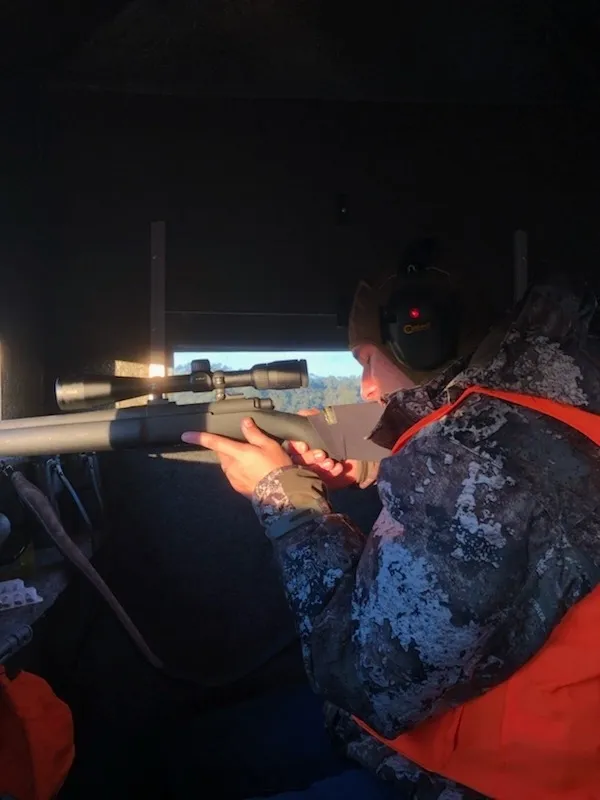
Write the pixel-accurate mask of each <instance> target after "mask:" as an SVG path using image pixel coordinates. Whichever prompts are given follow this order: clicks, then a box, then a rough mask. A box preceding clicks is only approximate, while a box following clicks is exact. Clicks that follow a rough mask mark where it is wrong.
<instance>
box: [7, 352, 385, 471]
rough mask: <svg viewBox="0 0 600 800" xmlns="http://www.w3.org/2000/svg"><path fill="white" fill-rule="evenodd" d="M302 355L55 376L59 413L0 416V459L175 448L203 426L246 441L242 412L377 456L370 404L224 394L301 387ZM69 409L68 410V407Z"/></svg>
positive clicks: (303, 436) (279, 428)
mask: <svg viewBox="0 0 600 800" xmlns="http://www.w3.org/2000/svg"><path fill="white" fill-rule="evenodd" d="M308 383H309V380H308V368H307V363H306V361H305V360H303V359H302V360H297V361H274V362H271V363H268V364H256V365H255V366H254V367H252V368H251V369H250V370H239V371H224V370H216V371H214V372H213V371H212V370H211V368H210V362H208V361H206V360H196V361H193V362H192V365H191V371H190V373H189V374H186V375H172V376H168V377H164V378H159V377H156V378H126V377H111V376H105V375H87V376H85V377H83V378H82V379H81V380H79V381H76V382H70V383H69V382H62V381H61V380H60V379H58V380H57V381H56V383H55V395H56V400H57V404H58V407H59V409H60V410H61V411H66V412H68V413H65V414H51V415H48V416H43V417H26V418H22V419H13V420H6V421H4V422H0V458H3V457H10V456H12V457H27V456H48V455H55V454H67V453H89V452H102V451H108V450H130V449H155V450H156V449H173V448H176V449H181V450H189V449H190V447H189V445H186V444H184V443H183V442H181V434H182V433H184V431H206V432H208V433H216V434H220V435H221V436H227V437H229V438H231V439H236V440H237V441H245V439H244V436H243V434H242V432H241V422H242V419H243V418H244V417H248V416H249V417H252V418H253V419H254V421H255V423H256V424H257V425H258V427H259V428H261V430H263V431H264V432H265V433H266V434H267V435H268V436H271V437H272V438H274V439H276V440H277V441H278V442H280V443H283V442H285V441H303V442H306V443H307V444H308V445H309V447H311V448H312V449H322V450H325V451H326V452H327V453H328V454H329V455H330V456H331V458H334V459H336V460H344V459H347V458H357V459H370V460H381V458H383V457H385V456H386V455H389V451H388V450H385V449H384V448H381V447H379V446H378V445H376V444H374V443H373V442H371V441H369V440H368V439H367V438H366V436H367V435H368V434H369V433H370V431H371V430H372V428H373V426H374V424H375V422H376V421H377V419H378V418H379V416H380V414H381V408H380V407H379V406H377V404H374V403H360V404H357V405H348V406H330V407H328V408H327V409H325V410H324V411H323V412H321V413H320V414H317V415H315V416H312V417H302V416H299V415H298V414H290V413H286V412H283V411H276V410H275V405H274V403H273V401H272V400H271V399H270V398H264V397H250V398H237V397H228V396H227V394H226V390H227V389H231V388H242V387H253V388H255V389H258V390H269V389H271V390H273V389H274V390H277V389H299V388H305V387H307V386H308ZM190 391H191V392H196V393H197V392H207V391H214V392H215V393H216V397H215V400H214V401H213V402H209V403H190V404H178V403H177V402H174V401H170V400H168V399H167V398H166V397H165V395H168V394H177V393H180V392H190ZM147 395H149V396H150V398H151V399H150V400H149V401H148V402H146V404H144V405H139V406H133V407H129V408H118V409H115V408H109V409H103V410H95V411H89V410H87V411H86V410H82V409H89V408H91V407H93V406H98V405H103V406H106V405H107V404H110V403H115V402H118V401H122V400H128V399H133V398H136V397H142V396H147ZM74 409H75V410H74Z"/></svg>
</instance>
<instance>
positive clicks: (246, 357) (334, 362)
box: [174, 350, 361, 378]
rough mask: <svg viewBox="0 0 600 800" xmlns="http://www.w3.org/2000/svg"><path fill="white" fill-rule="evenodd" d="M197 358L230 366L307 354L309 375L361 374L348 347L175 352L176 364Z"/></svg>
mask: <svg viewBox="0 0 600 800" xmlns="http://www.w3.org/2000/svg"><path fill="white" fill-rule="evenodd" d="M194 358H208V360H209V361H210V362H211V364H213V363H214V364H217V363H219V364H226V365H227V366H228V367H230V368H231V369H248V368H249V367H253V366H254V365H255V364H263V363H265V362H267V361H287V360H289V359H297V358H305V359H306V360H307V362H308V372H309V374H310V375H318V376H323V377H328V376H329V375H333V376H335V377H336V378H343V377H346V376H349V375H352V376H360V374H361V368H360V366H359V365H358V363H357V361H356V360H355V359H354V357H353V356H352V354H351V353H350V352H349V351H348V350H339V351H337V350H336V351H330V352H323V351H319V352H315V351H307V350H301V351H300V350H299V351H284V352H282V351H275V352H266V351H264V352H258V351H255V350H253V351H252V352H239V353H237V352H229V351H228V352H225V353H175V356H174V366H175V367H178V366H180V365H181V364H189V362H190V361H192V360H193V359H194Z"/></svg>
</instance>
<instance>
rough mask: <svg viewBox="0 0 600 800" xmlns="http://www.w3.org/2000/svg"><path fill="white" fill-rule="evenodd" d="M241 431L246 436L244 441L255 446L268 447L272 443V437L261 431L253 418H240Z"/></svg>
mask: <svg viewBox="0 0 600 800" xmlns="http://www.w3.org/2000/svg"><path fill="white" fill-rule="evenodd" d="M242 433H243V434H244V436H245V437H246V441H247V442H249V443H250V444H253V445H254V446H255V447H268V446H269V445H270V444H273V439H271V438H270V437H269V436H267V434H266V433H263V432H262V431H261V429H260V428H259V427H258V425H257V424H256V423H255V422H254V420H253V419H250V418H249V417H247V418H246V419H243V420H242Z"/></svg>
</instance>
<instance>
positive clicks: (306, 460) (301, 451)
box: [288, 408, 361, 490]
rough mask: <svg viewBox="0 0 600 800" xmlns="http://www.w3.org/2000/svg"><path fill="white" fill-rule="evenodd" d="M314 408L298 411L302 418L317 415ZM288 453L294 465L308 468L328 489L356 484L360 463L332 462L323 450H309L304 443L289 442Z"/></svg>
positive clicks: (317, 412) (350, 461)
mask: <svg viewBox="0 0 600 800" xmlns="http://www.w3.org/2000/svg"><path fill="white" fill-rule="evenodd" d="M319 413H320V412H319V410H318V409H316V408H309V409H305V410H302V411H298V414H299V415H300V416H302V417H312V416H313V415H315V414H319ZM288 452H289V454H290V455H291V457H292V461H293V462H294V464H301V465H302V466H304V467H310V468H311V469H313V470H314V472H315V473H316V474H317V475H318V476H319V478H321V480H322V481H323V482H324V483H325V485H326V486H327V488H328V489H333V490H335V489H344V488H345V487H346V486H351V485H352V484H354V483H356V482H357V480H358V476H359V475H360V469H361V465H360V461H352V460H348V461H334V460H333V459H332V458H329V456H328V455H327V453H325V452H324V451H323V450H311V449H310V448H309V446H308V445H307V444H306V442H289V444H288Z"/></svg>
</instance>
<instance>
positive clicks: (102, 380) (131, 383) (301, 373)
mask: <svg viewBox="0 0 600 800" xmlns="http://www.w3.org/2000/svg"><path fill="white" fill-rule="evenodd" d="M306 386H308V367H307V364H306V361H305V360H304V359H298V360H294V361H271V362H269V363H268V364H255V365H254V366H253V367H252V368H251V369H249V370H234V371H225V370H215V371H214V372H213V371H212V370H211V368H210V362H209V361H205V360H198V361H192V367H191V372H189V373H188V374H186V375H170V376H168V377H165V378H160V377H158V378H125V377H120V376H114V377H112V376H109V375H85V376H84V377H83V378H82V379H81V380H79V381H74V382H72V383H66V382H63V381H61V380H60V378H59V379H57V381H56V384H55V394H56V401H57V403H58V406H59V408H60V409H62V410H63V411H73V410H75V409H76V408H79V409H83V408H92V407H93V406H98V405H105V404H107V403H115V402H119V401H120V400H130V399H132V398H134V397H142V396H143V395H148V394H151V395H163V394H175V393H177V392H212V391H214V390H216V392H217V398H216V399H217V400H222V399H224V397H225V389H233V388H241V387H253V388H254V389H301V388H304V387H306Z"/></svg>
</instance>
